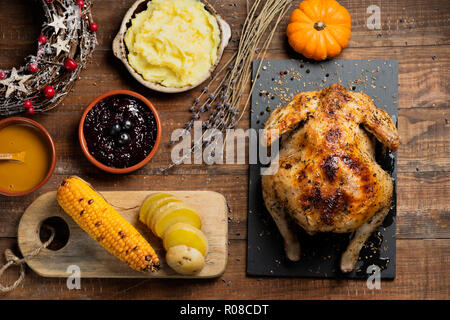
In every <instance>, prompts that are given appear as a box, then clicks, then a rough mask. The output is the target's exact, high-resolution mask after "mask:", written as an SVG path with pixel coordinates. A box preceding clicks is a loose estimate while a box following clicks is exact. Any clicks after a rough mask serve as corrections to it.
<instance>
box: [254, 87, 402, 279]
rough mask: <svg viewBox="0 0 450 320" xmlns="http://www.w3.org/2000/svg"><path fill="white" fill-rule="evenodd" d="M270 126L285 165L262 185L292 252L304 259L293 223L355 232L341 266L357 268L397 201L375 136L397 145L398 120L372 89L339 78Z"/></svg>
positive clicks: (297, 101)
mask: <svg viewBox="0 0 450 320" xmlns="http://www.w3.org/2000/svg"><path fill="white" fill-rule="evenodd" d="M265 129H267V130H271V129H276V130H278V132H279V136H280V139H281V140H280V151H279V169H278V171H277V172H276V173H275V174H273V175H264V176H263V177H262V190H263V197H264V202H265V205H266V207H267V209H268V211H269V212H270V214H271V216H272V217H273V219H274V220H275V223H276V224H277V227H278V229H279V231H280V233H281V235H282V237H283V238H284V246H285V251H286V255H287V257H288V258H289V259H290V260H293V261H297V260H299V259H300V244H299V241H298V239H297V236H296V233H295V229H294V226H295V225H294V223H296V224H298V225H300V226H301V227H302V228H303V229H304V230H305V231H306V232H307V233H308V234H311V235H313V234H314V233H316V232H336V233H351V232H353V235H352V238H351V239H350V243H349V245H348V247H347V249H346V251H345V252H344V253H343V255H342V258H341V266H340V268H341V270H342V272H350V271H352V270H353V269H354V267H355V264H356V262H357V259H358V256H359V252H360V250H361V248H362V247H363V245H364V243H365V242H366V241H367V239H368V238H369V236H370V235H371V234H372V233H373V232H374V231H375V230H376V229H377V227H378V226H379V225H380V224H381V223H382V222H383V220H384V218H385V217H386V215H387V214H388V212H389V209H390V207H391V202H392V195H393V182H392V179H391V177H390V175H389V174H388V173H387V172H386V171H384V170H383V169H382V168H381V167H380V166H379V164H378V163H377V162H376V159H375V138H376V139H378V140H379V141H380V142H381V143H382V144H384V145H385V146H387V147H388V148H389V149H390V150H392V151H395V150H397V148H398V145H399V138H398V133H397V129H396V126H395V124H394V122H393V121H392V119H391V118H390V116H389V115H388V114H387V113H386V112H385V111H384V110H381V109H378V108H377V107H376V106H375V105H374V104H373V102H372V100H371V99H370V97H369V96H367V95H366V94H364V93H361V92H352V91H347V90H346V89H345V88H344V87H342V86H341V85H339V84H333V85H332V86H330V87H327V88H325V89H323V90H319V91H309V92H303V93H300V94H298V95H297V96H296V97H295V98H294V99H293V100H292V101H291V102H290V103H289V104H287V105H286V106H284V107H281V108H278V109H276V110H274V111H273V112H272V114H271V115H270V117H269V119H268V120H267V122H266V123H265ZM266 143H267V145H270V144H271V143H272V141H271V138H270V136H268V137H267V139H266Z"/></svg>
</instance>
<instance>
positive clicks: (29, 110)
mask: <svg viewBox="0 0 450 320" xmlns="http://www.w3.org/2000/svg"><path fill="white" fill-rule="evenodd" d="M27 113H28V114H29V115H30V116H32V115H33V114H34V108H33V107H31V108H28V109H27Z"/></svg>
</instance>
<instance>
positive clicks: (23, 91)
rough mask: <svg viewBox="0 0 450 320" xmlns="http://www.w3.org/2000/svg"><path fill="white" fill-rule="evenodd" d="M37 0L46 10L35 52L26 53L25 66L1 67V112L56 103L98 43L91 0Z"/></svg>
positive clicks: (39, 109) (34, 109) (33, 109)
mask: <svg viewBox="0 0 450 320" xmlns="http://www.w3.org/2000/svg"><path fill="white" fill-rule="evenodd" d="M37 1H39V2H41V4H42V8H43V11H44V14H45V22H44V23H43V26H42V31H41V35H40V36H39V38H38V39H37V42H38V49H37V53H36V55H30V56H28V57H26V59H25V61H26V64H25V65H24V66H21V67H19V68H17V69H16V68H12V70H0V116H7V115H11V114H15V113H19V112H24V111H27V112H28V114H33V113H34V112H44V111H47V110H50V109H53V108H54V107H56V106H57V105H58V104H59V103H60V102H61V101H62V99H63V98H64V97H65V96H66V95H67V93H68V92H70V89H71V88H72V86H73V85H74V83H75V80H76V79H78V76H79V74H80V72H81V70H82V68H83V67H84V66H85V64H86V62H87V59H88V58H89V57H90V56H91V54H92V52H93V50H94V48H95V45H96V44H97V38H96V35H95V32H96V31H97V29H98V26H97V24H95V23H94V21H93V19H92V14H91V7H92V3H91V1H84V0H37Z"/></svg>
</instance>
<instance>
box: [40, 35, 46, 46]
mask: <svg viewBox="0 0 450 320" xmlns="http://www.w3.org/2000/svg"><path fill="white" fill-rule="evenodd" d="M38 42H39V44H45V43H46V42H47V37H46V36H44V35H43V34H41V35H40V36H39V38H38Z"/></svg>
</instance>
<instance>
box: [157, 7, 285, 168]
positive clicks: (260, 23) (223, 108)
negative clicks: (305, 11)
mask: <svg viewBox="0 0 450 320" xmlns="http://www.w3.org/2000/svg"><path fill="white" fill-rule="evenodd" d="M290 4H291V1H289V0H255V2H254V4H253V6H252V7H251V9H250V11H249V13H248V15H247V18H246V20H245V22H244V25H243V28H242V32H241V36H240V39H239V47H238V50H237V52H236V53H235V54H234V55H233V56H232V57H231V58H230V59H229V60H228V61H227V62H226V63H225V64H224V66H223V67H222V68H221V69H220V70H219V71H217V72H216V73H215V75H214V76H213V78H212V79H211V81H210V83H209V84H208V86H207V87H205V88H203V90H202V92H201V94H200V95H199V96H198V97H197V98H195V100H194V102H193V104H192V106H191V107H190V108H189V111H190V112H192V117H191V119H190V120H189V121H188V122H186V123H185V130H184V134H188V133H189V132H190V131H191V130H192V128H193V126H194V121H197V120H198V121H200V120H202V121H203V122H202V126H203V129H204V130H208V129H217V130H219V131H220V132H222V133H225V132H226V130H227V129H232V128H234V127H236V125H237V124H238V122H239V120H240V119H241V118H242V116H243V115H244V113H245V112H246V110H247V108H248V105H249V102H250V97H251V91H253V85H252V86H251V90H250V93H249V95H248V98H247V99H246V100H245V102H244V105H243V108H242V110H241V109H240V108H239V106H240V104H241V100H242V97H243V96H244V91H245V89H246V85H247V84H248V83H249V81H250V79H251V73H252V62H253V60H254V59H256V58H260V59H261V63H260V64H259V67H258V70H256V76H258V73H259V69H260V68H261V65H262V63H263V58H264V56H265V54H266V52H267V49H268V48H269V45H270V43H271V40H272V38H273V35H274V34H275V30H276V28H277V26H278V25H279V23H280V21H281V20H282V18H283V16H284V15H285V14H286V13H287V11H288V9H289V6H290ZM210 131H211V130H209V132H210ZM206 132H208V131H206ZM214 143H215V142H214V137H209V136H208V134H207V133H205V131H204V133H203V136H202V138H201V141H194V145H193V146H192V149H191V154H185V155H184V156H183V158H182V159H180V163H181V162H183V161H184V160H185V159H186V158H187V157H190V156H191V155H192V152H194V150H195V148H199V147H200V146H202V145H203V146H205V147H210V148H211V149H214V147H213V146H212V144H214ZM169 144H170V145H174V144H175V141H173V140H170V141H169ZM177 164H179V163H171V164H169V165H167V166H166V167H165V168H163V169H162V171H165V170H168V169H170V168H172V167H173V166H175V165H177Z"/></svg>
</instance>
